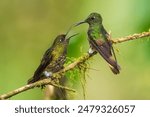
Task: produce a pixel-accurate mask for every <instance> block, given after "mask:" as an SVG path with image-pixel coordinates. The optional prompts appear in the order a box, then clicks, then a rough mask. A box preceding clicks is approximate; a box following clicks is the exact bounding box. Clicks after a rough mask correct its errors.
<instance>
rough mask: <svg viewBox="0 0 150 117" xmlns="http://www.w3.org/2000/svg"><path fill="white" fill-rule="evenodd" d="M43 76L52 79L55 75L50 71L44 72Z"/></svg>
mask: <svg viewBox="0 0 150 117" xmlns="http://www.w3.org/2000/svg"><path fill="white" fill-rule="evenodd" d="M43 74H44V75H45V76H46V77H51V76H52V75H53V73H52V72H48V71H44V72H43Z"/></svg>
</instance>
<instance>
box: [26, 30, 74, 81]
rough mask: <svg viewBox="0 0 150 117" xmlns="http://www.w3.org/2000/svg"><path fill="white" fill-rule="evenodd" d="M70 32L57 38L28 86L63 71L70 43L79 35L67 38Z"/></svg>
mask: <svg viewBox="0 0 150 117" xmlns="http://www.w3.org/2000/svg"><path fill="white" fill-rule="evenodd" d="M68 32H69V31H68ZM68 32H67V33H66V34H61V35H58V36H57V37H56V38H55V40H54V42H53V44H52V46H51V47H50V48H48V49H47V50H46V52H45V53H44V55H43V58H42V60H41V63H40V65H39V66H38V68H37V69H36V71H35V72H34V75H33V77H32V78H31V79H29V80H28V84H31V83H34V82H36V81H39V80H41V79H43V78H49V77H51V76H52V74H53V73H55V72H58V71H59V70H61V69H63V67H64V66H63V65H64V63H65V61H66V55H67V47H68V45H69V41H70V39H71V38H72V37H73V36H75V35H77V34H74V35H72V36H70V37H69V38H67V37H66V36H67V34H68Z"/></svg>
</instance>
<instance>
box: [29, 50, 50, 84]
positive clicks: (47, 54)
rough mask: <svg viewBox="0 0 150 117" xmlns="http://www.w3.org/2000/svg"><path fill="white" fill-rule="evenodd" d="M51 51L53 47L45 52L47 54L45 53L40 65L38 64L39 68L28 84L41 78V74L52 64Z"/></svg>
mask: <svg viewBox="0 0 150 117" xmlns="http://www.w3.org/2000/svg"><path fill="white" fill-rule="evenodd" d="M51 52H52V48H49V49H48V50H47V51H46V52H45V54H44V55H43V58H42V60H41V63H40V65H39V66H38V68H37V69H36V71H35V72H34V75H33V77H32V78H31V79H29V80H28V84H30V83H33V82H36V81H38V80H40V77H41V74H42V73H43V71H44V70H45V68H46V67H47V66H48V65H49V64H50V62H51V60H52V54H51Z"/></svg>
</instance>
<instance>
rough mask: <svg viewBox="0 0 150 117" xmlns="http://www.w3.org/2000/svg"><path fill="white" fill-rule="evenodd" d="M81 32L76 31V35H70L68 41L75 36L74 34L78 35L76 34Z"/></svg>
mask: <svg viewBox="0 0 150 117" xmlns="http://www.w3.org/2000/svg"><path fill="white" fill-rule="evenodd" d="M78 34H79V33H76V34H74V35H71V36H70V37H68V38H67V41H69V40H70V39H71V38H72V37H74V36H76V35H78Z"/></svg>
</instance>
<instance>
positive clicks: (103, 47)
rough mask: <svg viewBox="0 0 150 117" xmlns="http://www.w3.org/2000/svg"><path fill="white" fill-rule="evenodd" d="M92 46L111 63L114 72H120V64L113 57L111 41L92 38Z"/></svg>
mask: <svg viewBox="0 0 150 117" xmlns="http://www.w3.org/2000/svg"><path fill="white" fill-rule="evenodd" d="M89 41H90V44H91V46H92V47H93V48H94V49H95V50H96V51H97V52H98V53H99V54H100V55H101V56H102V57H103V58H104V59H105V60H106V61H107V63H109V65H110V68H111V70H112V71H113V73H114V74H118V73H119V65H118V64H117V62H116V61H115V60H114V59H113V58H112V53H111V47H110V46H109V43H108V42H107V41H106V42H103V41H102V40H101V39H98V40H96V41H95V40H93V39H90V40H89Z"/></svg>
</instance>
